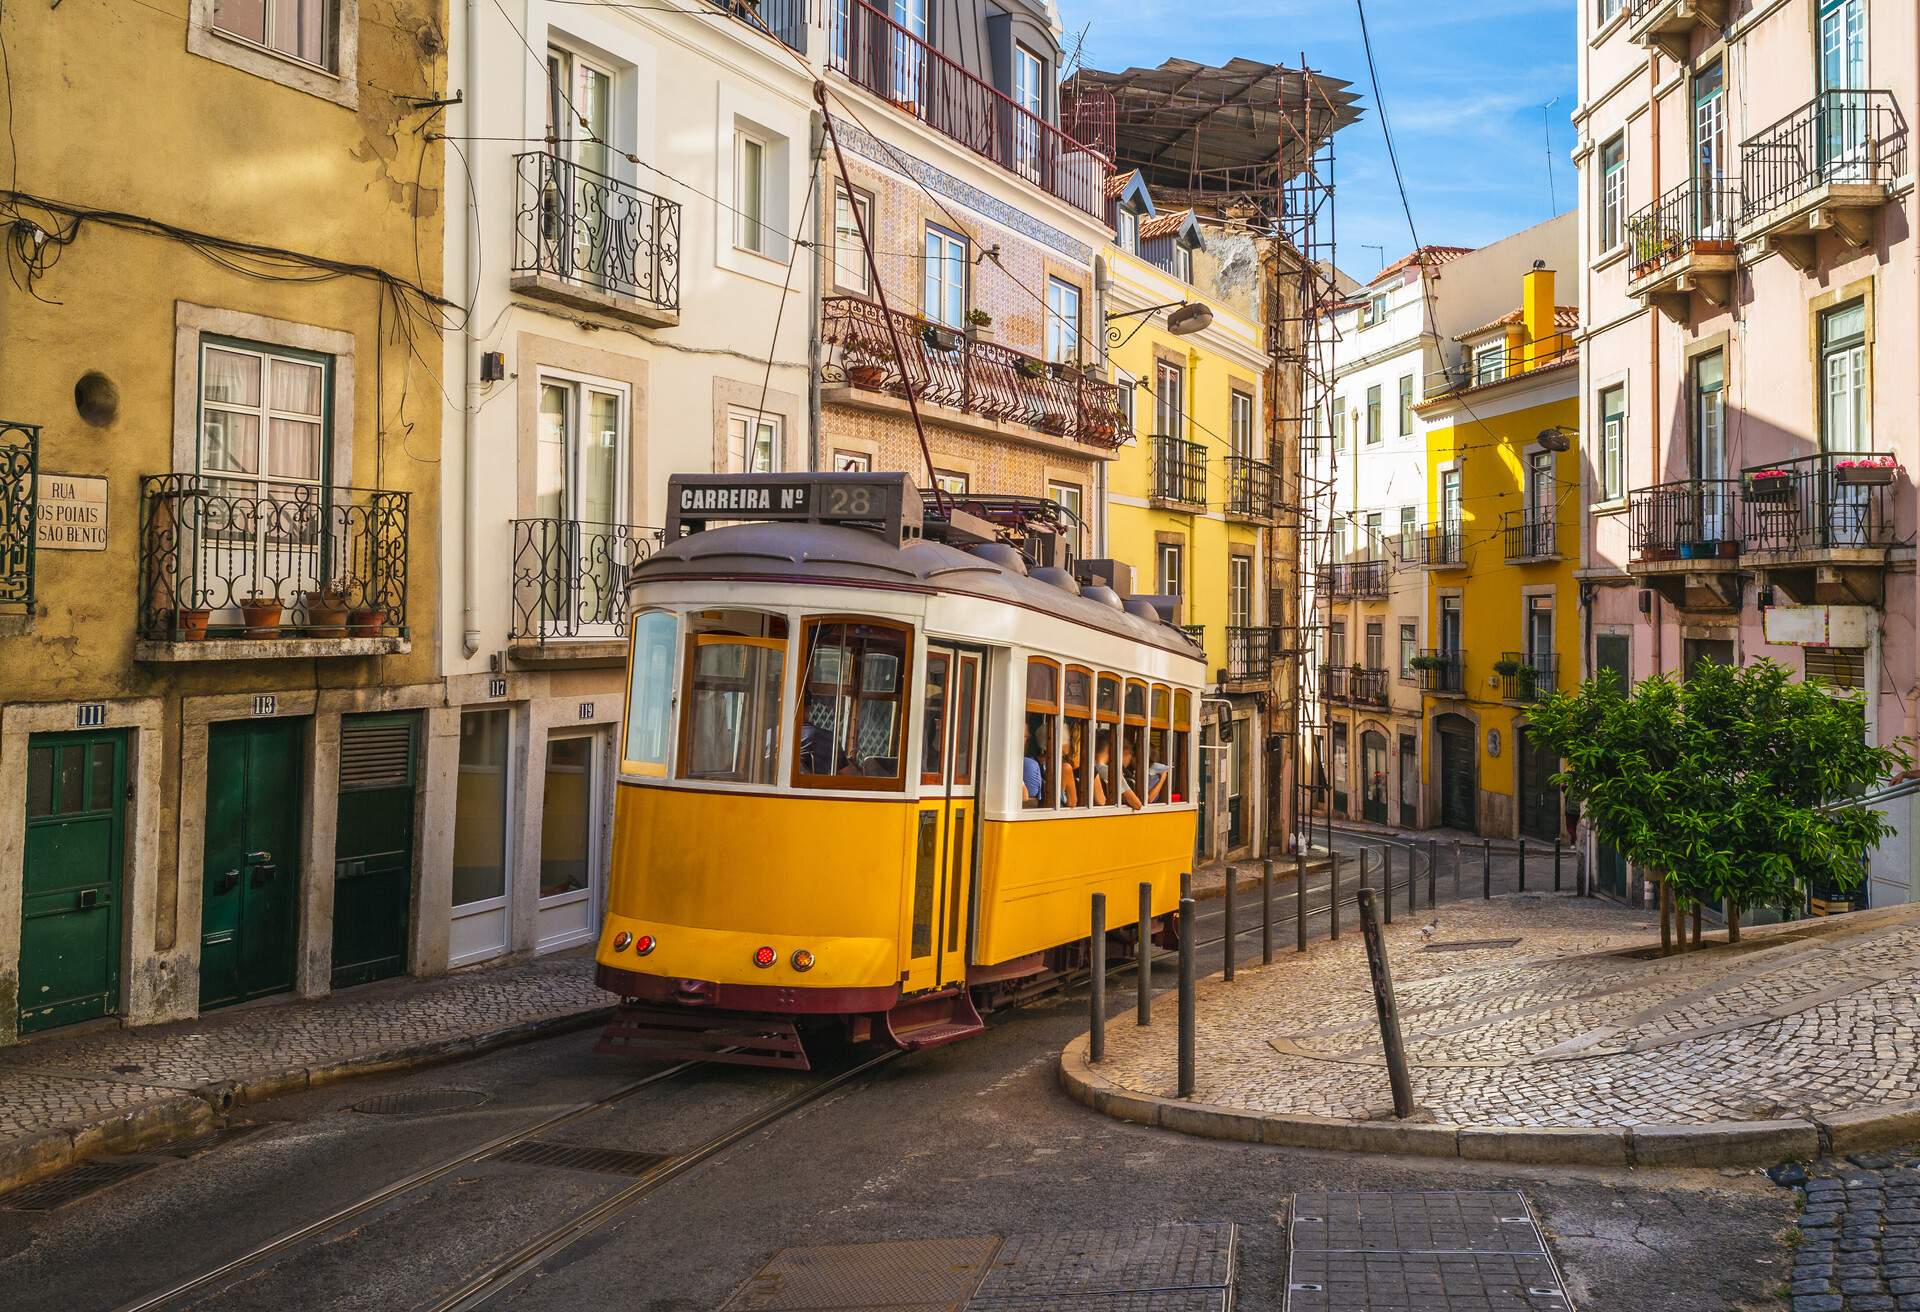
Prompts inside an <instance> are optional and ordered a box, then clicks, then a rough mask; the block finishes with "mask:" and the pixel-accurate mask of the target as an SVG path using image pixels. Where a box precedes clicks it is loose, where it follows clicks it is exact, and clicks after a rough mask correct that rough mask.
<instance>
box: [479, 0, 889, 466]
mask: <svg viewBox="0 0 1920 1312" xmlns="http://www.w3.org/2000/svg"><path fill="white" fill-rule="evenodd" d="M469 3H472V0H469ZM807 122H808V125H809V127H808V132H807V137H808V140H809V144H810V145H811V147H812V150H813V175H814V181H815V188H816V190H815V194H816V195H818V196H820V197H821V198H822V200H821V205H820V213H819V217H820V218H825V217H826V216H827V215H830V214H834V213H837V211H838V207H839V204H840V184H839V182H838V180H837V179H835V178H833V177H832V176H831V175H830V174H829V172H828V170H827V161H826V120H825V119H824V118H823V117H822V116H821V114H820V111H819V110H817V109H816V110H814V111H813V113H812V114H811V115H809V116H808V119H807ZM828 222H829V224H830V223H831V222H832V220H828ZM820 230H821V229H820V227H816V228H815V234H816V235H818V233H819V231H820ZM825 230H826V231H827V232H829V233H831V232H832V231H833V229H832V228H831V227H830V226H827V227H826V229H825ZM825 259H826V255H825V250H824V247H823V246H822V245H821V244H819V243H816V244H815V246H814V248H813V259H812V260H810V261H808V264H809V266H810V267H811V270H812V272H811V274H810V278H811V281H812V285H811V287H810V288H809V295H808V298H807V303H808V308H809V314H808V317H807V468H808V469H811V470H814V471H816V472H818V471H819V470H820V469H821V465H820V451H821V443H820V437H821V433H820V356H821V353H822V351H823V350H824V349H825V344H824V342H823V341H822V339H821V336H820V315H821V311H822V310H823V309H824V306H823V305H822V303H821V299H820V298H821V277H820V266H821V264H822V263H823V262H824V260H825ZM876 276H878V275H876Z"/></svg>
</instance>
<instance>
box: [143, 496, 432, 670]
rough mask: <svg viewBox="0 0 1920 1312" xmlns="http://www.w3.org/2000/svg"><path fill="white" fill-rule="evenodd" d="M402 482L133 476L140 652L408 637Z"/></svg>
mask: <svg viewBox="0 0 1920 1312" xmlns="http://www.w3.org/2000/svg"><path fill="white" fill-rule="evenodd" d="M407 546H408V504H407V494H406V493H405V492H390V491H385V490H382V489H377V488H359V487H327V486H324V485H322V484H316V483H290V482H278V481H274V480H270V479H251V478H214V477H208V476H203V475H200V474H157V475H152V476H149V477H147V478H144V479H142V480H141V485H140V593H139V614H138V617H137V628H138V632H139V638H140V642H139V645H138V647H137V649H136V653H135V654H136V657H137V659H140V660H144V661H215V660H257V659H268V658H276V657H279V658H286V657H303V658H307V657H317V656H377V655H385V654H389V653H394V652H402V651H407V650H409V649H410V647H411V644H410V642H409V639H408V630H407Z"/></svg>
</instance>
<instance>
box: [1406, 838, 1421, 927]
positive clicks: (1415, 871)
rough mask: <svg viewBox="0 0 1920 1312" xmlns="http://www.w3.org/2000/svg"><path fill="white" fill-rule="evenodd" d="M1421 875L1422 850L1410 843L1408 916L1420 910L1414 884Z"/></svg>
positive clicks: (1408, 849)
mask: <svg viewBox="0 0 1920 1312" xmlns="http://www.w3.org/2000/svg"><path fill="white" fill-rule="evenodd" d="M1419 873H1420V849H1419V848H1417V847H1415V846H1413V844H1411V843H1409V844H1407V914H1408V915H1412V914H1413V913H1414V912H1416V911H1418V910H1419V909H1420V903H1419V902H1418V901H1417V900H1416V899H1415V897H1414V892H1413V886H1414V883H1415V882H1416V877H1417V876H1418V875H1419Z"/></svg>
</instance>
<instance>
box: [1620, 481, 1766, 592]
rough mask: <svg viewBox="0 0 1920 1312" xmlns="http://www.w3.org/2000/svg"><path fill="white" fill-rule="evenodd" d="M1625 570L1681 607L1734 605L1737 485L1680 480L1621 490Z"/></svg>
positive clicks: (1736, 588) (1737, 584)
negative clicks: (1624, 515) (1623, 494)
mask: <svg viewBox="0 0 1920 1312" xmlns="http://www.w3.org/2000/svg"><path fill="white" fill-rule="evenodd" d="M1627 540H1628V547H1627V550H1628V556H1627V572H1628V573H1630V574H1632V575H1633V576H1634V577H1635V578H1636V579H1638V580H1639V581H1640V582H1641V583H1642V584H1644V585H1645V586H1647V587H1649V588H1652V589H1653V590H1654V591H1656V592H1658V593H1659V594H1660V595H1661V596H1662V597H1663V598H1665V599H1666V601H1667V603H1668V604H1669V605H1672V606H1674V607H1677V608H1678V609H1680V610H1683V611H1696V612H1717V613H1723V614H1725V613H1731V612H1734V611H1737V610H1739V609H1740V596H1741V574H1740V484H1739V482H1738V481H1737V480H1735V479H1730V478H1717V479H1707V478H1696V479H1683V480H1681V481H1679V482H1676V483H1661V484H1657V485H1656V486H1653V487H1642V488H1635V489H1633V490H1632V491H1631V492H1629V493H1628V494H1627Z"/></svg>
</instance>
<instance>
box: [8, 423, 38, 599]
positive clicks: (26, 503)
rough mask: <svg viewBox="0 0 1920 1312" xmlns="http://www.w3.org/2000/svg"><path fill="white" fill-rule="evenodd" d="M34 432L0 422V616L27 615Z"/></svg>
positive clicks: (34, 505) (33, 531)
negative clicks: (0, 614)
mask: <svg viewBox="0 0 1920 1312" xmlns="http://www.w3.org/2000/svg"><path fill="white" fill-rule="evenodd" d="M39 487H40V429H39V428H38V426H36V425H33V424H16V423H9V422H7V421H5V420H0V613H19V614H25V615H31V614H33V554H34V538H35V536H36V535H37V532H38V521H39V513H40V512H39V508H38V497H39Z"/></svg>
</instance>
